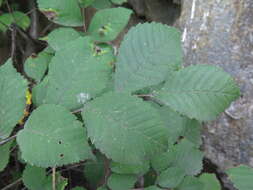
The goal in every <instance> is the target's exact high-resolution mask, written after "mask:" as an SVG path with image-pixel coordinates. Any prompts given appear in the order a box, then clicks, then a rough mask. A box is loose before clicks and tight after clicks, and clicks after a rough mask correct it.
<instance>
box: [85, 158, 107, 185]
mask: <svg viewBox="0 0 253 190" xmlns="http://www.w3.org/2000/svg"><path fill="white" fill-rule="evenodd" d="M104 162H105V161H104V158H103V157H102V156H101V155H100V156H97V160H95V161H93V160H91V161H88V162H87V163H86V164H85V167H84V176H85V178H86V179H87V180H88V183H89V185H90V186H91V187H93V189H96V188H97V187H98V186H99V185H101V182H103V180H104V178H105V174H106V173H105V172H106V171H105V167H106V166H105V164H104Z"/></svg>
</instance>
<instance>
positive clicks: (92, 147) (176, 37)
mask: <svg viewBox="0 0 253 190" xmlns="http://www.w3.org/2000/svg"><path fill="white" fill-rule="evenodd" d="M124 2H125V1H124V0H111V1H109V0H103V1H101V0H79V1H69V0H61V1H59V0H38V6H39V8H40V10H41V11H42V12H43V13H44V14H45V15H46V16H48V17H49V18H50V19H51V20H52V21H53V22H55V23H58V24H60V25H62V27H60V28H58V29H55V30H54V31H52V32H51V33H50V34H49V35H48V36H46V37H44V38H43V39H44V40H46V41H47V42H48V47H47V48H46V49H44V50H43V51H42V52H41V53H39V54H38V55H37V56H36V57H34V56H33V57H29V58H28V59H27V60H26V63H25V72H26V74H27V75H28V76H29V77H30V78H33V79H34V81H35V82H36V85H35V86H34V87H33V89H32V101H33V106H34V107H35V108H36V109H35V110H34V111H33V112H32V113H31V115H30V116H29V118H28V120H27V122H26V123H25V125H24V129H22V130H20V131H19V132H18V135H17V144H18V145H19V148H20V152H21V158H20V161H21V162H24V163H26V164H27V166H26V168H25V170H24V172H23V182H24V184H25V186H26V187H27V188H29V189H32V190H40V189H51V187H52V185H51V184H52V177H51V172H50V171H51V170H46V169H47V168H53V169H54V168H56V167H59V166H63V165H68V164H73V163H77V162H79V161H83V160H88V161H87V162H86V163H85V171H84V175H85V177H86V179H87V180H88V182H89V183H90V185H91V186H92V187H94V188H97V189H99V190H105V189H108V188H109V189H112V190H128V189H131V188H134V186H138V185H139V186H140V184H138V183H140V179H143V180H144V184H142V186H144V187H145V188H144V189H146V190H159V189H166V188H167V189H168V188H170V189H175V190H211V189H212V190H220V189H221V187H220V184H219V182H218V180H217V179H216V176H215V175H214V174H208V173H204V174H201V175H200V173H201V171H202V159H203V153H202V152H201V151H200V150H199V147H200V145H201V136H200V130H201V122H204V121H210V120H213V119H215V118H216V117H217V116H218V115H219V114H220V113H221V112H223V111H224V110H225V109H226V108H227V107H228V106H229V105H230V103H231V102H232V101H234V100H235V99H236V98H237V97H238V96H239V89H238V87H237V86H236V84H235V82H234V80H233V79H232V77H231V76H229V75H228V74H227V73H226V72H224V71H223V70H222V69H221V68H218V67H216V66H211V65H204V64H203V65H193V66H189V67H183V65H182V62H183V61H182V50H181V45H180V41H181V40H180V38H181V34H180V32H179V31H178V30H177V29H175V28H172V27H169V26H166V25H162V24H159V23H144V24H138V25H137V26H135V27H132V28H131V29H130V31H129V32H128V33H127V34H126V35H125V37H124V40H123V41H122V43H121V46H120V48H119V51H118V52H119V53H118V55H115V52H114V48H113V47H112V46H111V45H110V44H111V43H110V42H111V41H112V40H114V39H115V38H116V37H117V36H118V34H119V33H120V32H121V31H122V30H123V29H124V27H125V26H126V25H127V23H128V21H129V18H130V15H131V14H132V11H131V10H129V9H126V8H123V7H116V8H110V7H111V5H112V4H115V5H120V4H122V3H124ZM88 6H93V7H95V8H97V9H98V10H97V12H96V14H95V15H94V17H93V18H92V20H91V23H90V25H89V27H88V29H87V31H86V32H80V31H77V30H75V29H73V28H71V27H77V26H82V25H83V23H84V21H83V20H84V18H83V16H82V14H81V11H80V7H83V8H85V7H88ZM15 14H16V13H15ZM15 14H14V17H15ZM18 14H20V13H17V17H18V18H20V17H21V16H18ZM22 14H23V13H22ZM52 15H53V16H52ZM14 17H13V16H12V17H10V15H7V14H5V15H1V16H0V20H1V21H2V22H3V23H5V25H3V26H1V25H0V29H1V30H2V31H5V30H6V29H3V28H1V27H5V26H7V25H10V24H11V23H12V22H13V21H15V20H12V19H14ZM7 18H8V19H7ZM23 18H25V19H24V20H25V22H21V23H20V26H21V27H24V28H26V27H27V26H28V25H29V18H28V20H27V18H26V17H23ZM24 23H25V24H24ZM27 24H28V25H27ZM63 26H64V27H63ZM0 88H1V90H0V107H1V110H0V140H4V139H6V138H8V137H9V136H10V135H11V133H12V131H13V128H14V127H15V125H16V124H17V123H18V122H19V120H20V119H21V118H22V117H23V111H24V110H25V106H26V92H27V89H28V82H27V81H26V79H24V78H23V77H22V76H21V75H20V74H18V73H17V72H16V70H15V69H14V68H13V66H12V63H11V61H10V60H9V61H7V62H6V63H5V64H4V65H3V66H1V67H0ZM15 143H16V142H14V141H10V142H8V143H6V144H4V145H2V146H0V153H1V159H0V171H2V170H3V169H4V168H5V166H6V165H7V163H8V159H9V150H10V148H11V147H12V146H13V145H15ZM94 152H96V154H94ZM108 160H109V166H110V171H111V172H110V176H109V177H108V176H106V175H107V174H106V170H105V168H106V162H107V161H108ZM227 173H228V175H229V176H230V177H231V180H233V181H234V182H235V186H236V187H238V189H240V190H249V189H252V188H253V187H252V184H249V183H250V182H251V181H250V178H252V176H253V171H252V169H250V168H248V167H245V166H242V167H238V168H233V169H230V170H228V172H227ZM105 176H106V177H107V178H108V179H105V180H103V179H104V178H105ZM54 178H55V181H56V183H57V184H56V185H57V186H56V189H64V188H65V186H66V185H67V184H68V182H67V179H65V178H63V177H62V176H61V174H60V172H56V174H55V176H54ZM55 181H54V182H55ZM74 189H75V190H78V189H82V188H79V187H77V188H74Z"/></svg>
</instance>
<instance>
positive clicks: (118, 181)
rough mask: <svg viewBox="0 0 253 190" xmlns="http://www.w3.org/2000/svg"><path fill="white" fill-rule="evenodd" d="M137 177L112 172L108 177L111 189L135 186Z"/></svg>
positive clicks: (127, 188)
mask: <svg viewBox="0 0 253 190" xmlns="http://www.w3.org/2000/svg"><path fill="white" fill-rule="evenodd" d="M136 181H137V177H136V176H135V175H120V174H112V175H111V176H110V177H109V179H108V184H107V185H108V186H109V187H110V188H111V190H119V189H120V190H129V189H131V188H133V187H134V184H135V182H136Z"/></svg>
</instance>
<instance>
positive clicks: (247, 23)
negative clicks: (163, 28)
mask: <svg viewBox="0 0 253 190" xmlns="http://www.w3.org/2000/svg"><path fill="white" fill-rule="evenodd" d="M179 25H180V28H181V29H182V31H183V39H182V40H183V47H184V51H185V63H186V64H187V65H189V64H203V63H205V64H212V65H219V66H221V67H222V68H224V70H225V71H227V72H229V73H230V74H231V75H233V76H234V77H235V79H236V82H237V83H238V85H239V86H240V89H241V92H242V97H241V98H240V99H239V100H237V101H236V102H234V103H233V104H232V105H231V106H230V108H228V109H227V110H226V112H225V113H224V114H223V115H222V116H221V117H219V118H218V119H217V120H216V121H214V122H212V123H208V124H207V125H205V127H204V130H203V140H204V149H205V153H206V156H207V157H208V158H209V159H210V160H211V161H212V162H213V163H215V164H216V165H218V166H219V167H220V169H222V170H224V169H227V168H230V167H232V166H235V165H238V164H247V165H249V166H252V167H253V27H252V26H253V1H252V0H208V1H203V0H184V1H183V2H182V13H181V17H180V20H179Z"/></svg>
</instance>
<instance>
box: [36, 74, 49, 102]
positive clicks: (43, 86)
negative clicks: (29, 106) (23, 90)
mask: <svg viewBox="0 0 253 190" xmlns="http://www.w3.org/2000/svg"><path fill="white" fill-rule="evenodd" d="M48 85H49V78H48V76H45V78H44V79H43V80H42V82H41V83H39V84H37V85H36V86H35V87H33V89H32V102H33V104H34V105H35V106H36V107H38V106H40V105H42V104H44V103H45V97H46V94H47V89H48Z"/></svg>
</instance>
